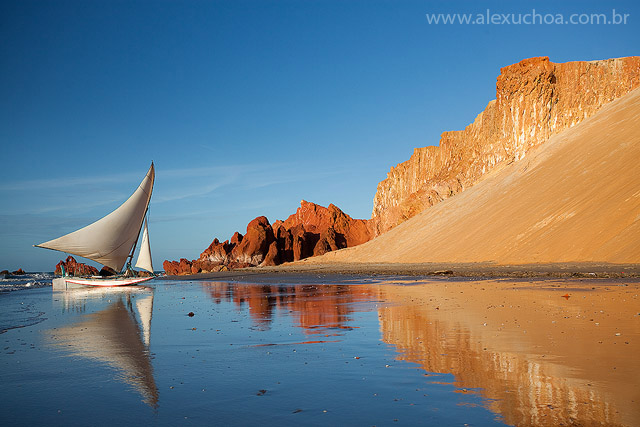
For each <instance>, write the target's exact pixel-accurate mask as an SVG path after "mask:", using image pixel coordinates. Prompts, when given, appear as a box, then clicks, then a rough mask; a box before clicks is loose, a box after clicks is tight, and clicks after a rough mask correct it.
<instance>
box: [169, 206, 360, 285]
mask: <svg viewBox="0 0 640 427" xmlns="http://www.w3.org/2000/svg"><path fill="white" fill-rule="evenodd" d="M371 236H372V231H371V229H370V227H369V221H368V220H362V219H353V218H351V217H350V216H349V215H347V214H345V213H344V212H342V211H341V210H340V209H338V208H337V207H336V206H334V205H329V207H328V208H325V207H322V206H319V205H316V204H314V203H309V202H306V201H304V200H303V201H302V203H301V205H300V208H298V210H297V211H296V213H295V214H293V215H291V216H290V217H289V218H287V220H286V221H280V220H278V221H276V222H275V223H274V224H273V226H272V225H270V224H269V220H268V219H267V218H266V217H264V216H260V217H258V218H256V219H254V220H253V221H251V222H250V223H249V224H248V225H247V233H246V234H245V235H244V236H243V235H242V234H240V233H237V232H236V233H235V234H234V235H233V237H232V238H231V239H230V240H228V241H225V242H223V243H220V241H219V240H218V239H214V241H213V242H212V243H211V245H209V247H208V248H207V249H205V250H204V252H202V253H201V254H200V258H198V259H197V260H193V261H189V260H187V259H184V258H183V259H181V260H180V261H179V262H178V261H165V262H164V263H163V264H162V266H163V267H164V270H165V272H166V273H167V274H169V275H180V274H195V273H206V272H210V271H219V270H220V269H221V268H223V267H226V268H230V269H234V268H243V267H251V266H257V265H262V266H268V265H279V264H282V263H284V262H291V261H298V260H301V259H304V258H308V257H311V256H315V255H320V254H323V253H326V252H329V251H335V250H337V249H341V248H345V247H347V246H355V245H358V244H360V243H364V242H366V241H368V240H369V239H371Z"/></svg>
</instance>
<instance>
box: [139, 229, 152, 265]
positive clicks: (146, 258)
mask: <svg viewBox="0 0 640 427" xmlns="http://www.w3.org/2000/svg"><path fill="white" fill-rule="evenodd" d="M136 267H139V268H142V269H143V270H147V271H148V272H149V273H153V263H152V262H151V245H150V244H149V230H148V229H147V221H145V222H144V229H143V231H142V242H140V253H139V254H138V260H137V261H136Z"/></svg>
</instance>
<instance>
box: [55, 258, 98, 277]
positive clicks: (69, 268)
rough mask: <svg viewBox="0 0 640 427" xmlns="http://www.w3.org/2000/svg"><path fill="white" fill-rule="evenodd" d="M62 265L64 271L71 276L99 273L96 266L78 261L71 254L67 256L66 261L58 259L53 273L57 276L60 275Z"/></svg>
mask: <svg viewBox="0 0 640 427" xmlns="http://www.w3.org/2000/svg"><path fill="white" fill-rule="evenodd" d="M62 267H64V271H65V272H66V273H67V274H68V275H71V276H96V275H98V273H99V272H98V269H97V268H95V267H92V266H90V265H86V264H82V263H79V262H77V261H76V259H75V258H74V257H72V256H71V255H69V256H68V257H67V259H66V261H60V262H59V263H58V264H57V265H56V270H55V272H54V274H56V275H58V276H60V275H62Z"/></svg>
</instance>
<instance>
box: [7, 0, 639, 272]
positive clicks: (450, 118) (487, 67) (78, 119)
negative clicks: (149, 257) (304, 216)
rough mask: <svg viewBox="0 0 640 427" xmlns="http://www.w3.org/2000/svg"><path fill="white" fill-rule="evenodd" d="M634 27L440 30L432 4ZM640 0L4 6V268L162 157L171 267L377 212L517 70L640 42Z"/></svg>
mask: <svg viewBox="0 0 640 427" xmlns="http://www.w3.org/2000/svg"><path fill="white" fill-rule="evenodd" d="M487 8H489V9H490V10H491V12H492V13H521V14H526V13H530V12H531V10H532V9H535V10H536V12H537V13H541V14H547V13H550V14H554V15H555V14H558V13H562V14H566V16H567V17H568V16H569V15H570V14H572V13H580V14H581V13H605V14H607V15H610V14H611V11H612V9H616V12H617V13H627V14H629V17H628V22H627V24H626V25H545V24H542V25H539V24H538V25H443V24H441V25H434V24H429V23H428V22H427V19H426V17H425V15H426V14H427V13H472V14H474V15H475V14H477V13H486V9H487ZM639 46H640V7H639V6H637V5H636V3H635V2H615V1H613V2H559V1H553V2H535V3H533V5H531V4H528V3H518V2H487V3H480V2H456V1H438V2H429V1H400V0H398V1H375V0H363V1H349V0H342V1H310V0H299V1H238V0H232V1H177V0H176V1H132V0H127V1H113V0H104V1H99V0H91V1H85V0H79V1H24V0H21V1H9V0H7V1H3V2H2V3H1V4H0V61H2V63H1V66H0V100H1V101H0V144H1V147H2V156H1V159H2V166H1V167H0V200H1V202H0V203H1V206H2V209H1V211H0V269H5V268H7V269H10V270H13V269H17V268H18V267H22V268H24V269H26V270H30V271H37V270H49V271H50V270H52V269H53V267H54V265H55V264H56V263H57V262H58V261H59V260H60V259H62V258H63V257H64V254H62V253H56V252H52V251H47V250H44V249H38V248H33V247H32V246H31V245H33V244H35V243H40V242H43V241H45V240H49V239H52V238H55V237H58V236H60V235H62V234H64V233H68V232H70V231H73V230H75V229H77V228H80V227H81V226H84V225H86V224H88V223H90V222H92V221H94V220H96V219H98V218H100V217H102V216H104V215H105V214H107V213H109V212H110V211H111V210H113V209H114V208H116V207H117V206H118V205H119V204H120V203H122V202H123V201H124V200H125V199H126V198H127V197H128V196H129V194H131V192H133V190H134V189H135V188H136V186H137V185H138V183H139V182H140V180H141V179H142V176H143V175H144V173H145V172H146V170H147V168H148V166H149V163H150V162H151V160H153V161H155V164H156V173H157V178H156V186H155V190H154V195H153V198H152V203H151V218H150V225H149V227H150V236H151V237H150V239H151V244H152V251H153V257H154V264H155V266H156V268H161V264H162V261H163V260H164V259H167V258H168V259H177V258H179V257H187V258H189V259H192V258H196V257H197V256H198V255H199V254H200V252H201V251H202V250H203V249H204V248H206V247H207V246H208V245H209V243H210V242H211V241H212V240H213V238H214V237H219V238H220V239H221V240H224V239H227V238H229V237H231V235H232V233H233V232H234V231H236V230H238V231H241V232H244V228H245V226H246V224H247V223H248V222H249V221H250V220H251V219H253V218H255V217H256V216H258V215H266V216H267V217H268V218H269V220H270V221H271V222H273V221H274V220H276V219H284V218H286V217H287V216H288V215H289V214H291V213H293V212H294V211H295V209H296V208H297V207H298V205H299V202H300V200H301V199H305V200H309V201H313V202H316V203H319V204H322V205H325V206H326V205H328V204H329V203H334V204H336V205H337V206H339V207H340V208H342V209H343V210H344V211H345V212H347V213H348V214H350V215H351V216H353V217H356V218H369V217H370V215H371V209H372V200H373V196H374V194H375V191H376V186H377V183H378V182H379V181H381V180H382V179H384V178H385V176H386V173H387V172H388V171H389V168H390V167H391V166H394V165H396V164H397V163H399V162H402V161H404V160H406V159H408V158H409V156H410V155H411V153H412V151H413V148H414V147H421V146H426V145H437V144H438V142H439V137H440V134H441V133H442V132H443V131H446V130H457V129H463V128H464V127H465V126H466V125H467V124H469V123H470V122H472V121H473V119H474V118H475V116H476V115H477V114H478V113H479V112H481V111H482V110H483V109H484V107H485V106H486V104H487V103H488V102H489V101H490V100H491V99H493V98H494V97H495V79H496V77H497V76H498V74H499V72H500V67H503V66H506V65H509V64H512V63H515V62H518V61H520V60H521V59H523V58H527V57H532V56H549V57H550V58H551V60H552V61H554V62H565V61H572V60H594V59H605V58H611V57H621V56H630V55H638V54H640V49H639Z"/></svg>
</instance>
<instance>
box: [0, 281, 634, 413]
mask: <svg viewBox="0 0 640 427" xmlns="http://www.w3.org/2000/svg"><path fill="white" fill-rule="evenodd" d="M258 270H260V271H258ZM392 273H393V272H392V271H388V270H387V271H386V272H385V273H384V274H382V273H380V274H375V275H373V274H363V272H362V271H356V270H350V271H349V272H348V274H345V273H343V274H338V273H337V272H335V271H334V272H331V273H327V272H326V271H315V272H310V271H304V272H300V271H298V272H295V271H294V272H292V271H289V272H283V271H282V270H281V271H280V272H278V273H274V272H272V273H267V271H266V270H262V269H256V270H250V271H235V272H231V273H227V275H226V277H222V273H219V274H218V275H217V278H215V279H212V278H209V279H205V278H203V277H202V275H200V276H198V277H199V279H198V280H194V279H193V278H191V279H189V278H185V277H182V279H183V280H173V279H170V278H169V279H167V278H165V279H161V280H154V281H152V282H151V284H152V285H151V286H149V287H134V289H122V290H91V289H89V290H86V289H83V290H81V291H80V292H51V290H49V289H34V290H27V291H20V292H14V293H10V294H7V295H3V296H2V298H0V305H1V308H2V311H3V312H4V313H17V314H19V315H20V320H19V322H18V323H21V324H20V325H16V327H14V328H10V329H8V330H6V332H4V333H2V334H0V339H2V340H3V349H4V350H3V352H2V353H1V354H0V362H1V363H2V366H3V369H2V370H0V381H1V382H2V383H3V385H4V387H3V391H2V392H0V398H1V399H2V400H3V402H5V404H6V405H7V407H12V408H13V410H12V411H11V412H6V411H3V413H2V414H0V422H2V423H3V424H5V423H8V424H12V423H16V422H21V423H40V424H42V423H54V424H65V425H73V424H82V420H84V419H87V418H86V417H88V416H99V417H100V416H102V417H108V418H109V419H112V420H114V422H119V421H118V420H121V421H123V422H127V423H132V422H135V423H148V422H155V423H159V424H172V423H184V422H189V423H192V424H207V423H210V422H211V420H216V421H217V422H220V423H224V424H228V425H242V424H245V425H246V424H247V423H257V422H260V424H263V425H282V424H304V425H338V424H342V425H403V424H404V425H416V424H425V423H426V424H431V425H451V424H459V425H462V424H464V423H470V424H474V425H499V424H501V423H506V424H513V425H561V424H565V425H566V424H577V425H593V424H605V425H629V426H633V425H638V424H640V410H639V409H638V408H640V405H639V404H638V402H639V401H640V393H639V391H638V390H640V388H639V387H638V385H639V384H640V359H638V357H637V354H639V352H640V300H639V298H640V297H639V296H638V295H639V294H640V280H638V279H633V278H615V279H604V278H593V277H592V276H588V277H589V278H534V279H531V278H490V279H481V278H468V277H450V276H449V275H444V276H431V277H426V276H421V275H411V274H407V271H398V273H402V274H392ZM190 312H191V313H193V316H189V315H188V314H189V313H190ZM145 313H146V314H145ZM14 318H16V319H17V317H15V316H14ZM4 320H5V321H6V320H7V319H4ZM59 390H65V392H64V393H60V392H59ZM114 407H118V408H121V410H120V411H118V412H117V413H114V412H113V408H114ZM105 419H106V418H105ZM186 420H188V421H186ZM396 420H397V421H396Z"/></svg>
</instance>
